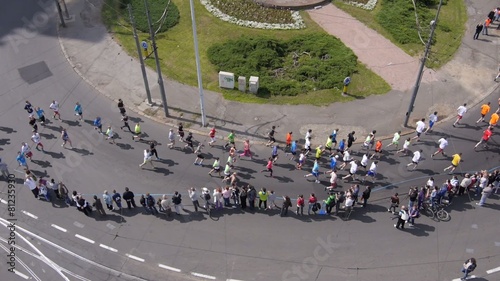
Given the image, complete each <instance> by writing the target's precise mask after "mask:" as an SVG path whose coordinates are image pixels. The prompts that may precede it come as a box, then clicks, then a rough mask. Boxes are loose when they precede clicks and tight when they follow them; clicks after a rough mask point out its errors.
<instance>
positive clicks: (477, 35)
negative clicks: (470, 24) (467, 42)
mask: <svg viewBox="0 0 500 281" xmlns="http://www.w3.org/2000/svg"><path fill="white" fill-rule="evenodd" d="M481 31H483V24H482V23H478V24H477V25H476V32H475V33H474V40H476V39H479V34H481Z"/></svg>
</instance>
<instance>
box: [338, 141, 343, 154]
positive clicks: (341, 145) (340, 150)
mask: <svg viewBox="0 0 500 281" xmlns="http://www.w3.org/2000/svg"><path fill="white" fill-rule="evenodd" d="M344 150H345V139H342V140H341V141H340V142H339V147H338V148H337V151H338V152H339V153H342V154H344Z"/></svg>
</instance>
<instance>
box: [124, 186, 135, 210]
mask: <svg viewBox="0 0 500 281" xmlns="http://www.w3.org/2000/svg"><path fill="white" fill-rule="evenodd" d="M134 197H135V195H134V193H133V192H132V191H130V190H129V188H128V187H125V192H123V199H125V202H127V208H128V209H129V210H130V209H132V206H133V207H134V208H136V205H135V200H134Z"/></svg>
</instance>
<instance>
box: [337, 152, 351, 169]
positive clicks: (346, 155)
mask: <svg viewBox="0 0 500 281" xmlns="http://www.w3.org/2000/svg"><path fill="white" fill-rule="evenodd" d="M342 161H343V163H342V165H340V167H339V169H340V170H344V168H345V166H346V165H347V164H348V163H350V162H351V161H352V157H351V154H350V153H349V149H347V150H346V151H344V156H343V157H342Z"/></svg>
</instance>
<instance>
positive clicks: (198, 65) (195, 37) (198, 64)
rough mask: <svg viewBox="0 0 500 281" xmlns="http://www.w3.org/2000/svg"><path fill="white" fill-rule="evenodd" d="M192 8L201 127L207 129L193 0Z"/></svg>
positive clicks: (191, 2) (191, 1)
mask: <svg viewBox="0 0 500 281" xmlns="http://www.w3.org/2000/svg"><path fill="white" fill-rule="evenodd" d="M189 5H190V6H191V22H192V25H193V39H194V54H195V57H196V73H197V74H198V91H199V93H200V110H201V125H202V126H203V127H205V126H206V125H205V107H204V104H203V83H202V81H201V78H202V77H201V65H200V52H199V50H198V34H197V32H196V19H195V16H194V5H193V0H189Z"/></svg>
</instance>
